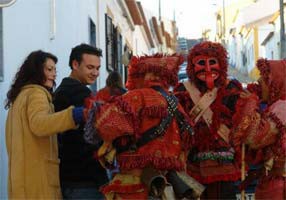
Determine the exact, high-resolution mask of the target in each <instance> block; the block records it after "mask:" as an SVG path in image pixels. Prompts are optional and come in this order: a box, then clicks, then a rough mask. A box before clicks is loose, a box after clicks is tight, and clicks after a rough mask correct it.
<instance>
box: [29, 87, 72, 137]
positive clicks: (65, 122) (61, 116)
mask: <svg viewBox="0 0 286 200" xmlns="http://www.w3.org/2000/svg"><path fill="white" fill-rule="evenodd" d="M50 106H51V105H50V102H49V101H48V98H47V95H46V94H45V93H44V92H43V91H41V90H35V91H33V92H32V93H31V94H30V96H29V98H28V108H27V117H28V121H29V126H30V128H31V131H32V132H33V133H34V134H35V135H37V136H48V135H53V134H57V133H59V132H63V131H66V130H69V129H73V128H76V124H75V123H74V121H73V118H72V109H73V107H72V106H71V107H69V108H67V109H65V110H63V111H60V112H56V113H54V112H53V111H52V110H51V107H50Z"/></svg>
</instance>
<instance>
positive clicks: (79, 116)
mask: <svg viewBox="0 0 286 200" xmlns="http://www.w3.org/2000/svg"><path fill="white" fill-rule="evenodd" d="M72 117H73V120H74V122H75V123H76V124H80V123H82V122H83V120H84V119H83V107H75V108H74V109H73V110H72Z"/></svg>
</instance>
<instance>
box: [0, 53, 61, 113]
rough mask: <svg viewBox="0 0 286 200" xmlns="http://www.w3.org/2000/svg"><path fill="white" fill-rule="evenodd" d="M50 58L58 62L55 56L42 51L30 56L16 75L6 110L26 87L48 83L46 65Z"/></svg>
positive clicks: (9, 92) (8, 95)
mask: <svg viewBox="0 0 286 200" xmlns="http://www.w3.org/2000/svg"><path fill="white" fill-rule="evenodd" d="M48 58H50V59H52V60H53V61H54V62H55V63H57V61H58V59H57V57H56V56H55V55H53V54H51V53H48V52H44V51H41V50H38V51H33V52H31V53H30V54H29V55H28V57H27V58H26V59H25V61H24V63H23V64H22V65H21V67H20V69H19V70H18V72H17V73H16V75H15V78H14V82H13V84H12V85H11V88H10V90H9V91H8V93H7V99H6V105H5V109H9V108H10V106H11V105H12V104H13V103H14V101H15V100H16V98H17V96H18V95H19V93H20V92H21V89H22V88H23V87H24V86H25V85H28V84H37V85H41V86H44V83H45V81H46V77H45V74H44V64H45V62H46V61H47V59H48Z"/></svg>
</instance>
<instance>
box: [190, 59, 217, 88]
mask: <svg viewBox="0 0 286 200" xmlns="http://www.w3.org/2000/svg"><path fill="white" fill-rule="evenodd" d="M193 63H194V65H195V67H194V71H195V76H196V77H197V78H198V79H199V80H201V81H204V82H205V83H206V86H207V88H208V89H212V88H214V86H215V80H216V79H218V78H219V76H220V74H219V71H220V65H219V62H218V60H217V58H215V57H209V56H203V55H201V56H196V57H195V58H194V59H193Z"/></svg>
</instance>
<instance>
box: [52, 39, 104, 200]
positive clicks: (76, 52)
mask: <svg viewBox="0 0 286 200" xmlns="http://www.w3.org/2000/svg"><path fill="white" fill-rule="evenodd" d="M101 56H102V53H101V50H100V49H97V48H94V47H92V46H89V45H87V44H81V45H78V46H76V47H74V48H73V49H72V52H71V54H70V59H69V66H70V67H71V70H72V71H71V74H70V76H69V77H66V78H64V79H63V80H62V82H61V84H60V85H59V87H58V88H57V89H56V91H55V96H54V105H55V110H56V111H60V110H63V109H65V108H67V107H68V106H70V105H74V106H83V104H84V99H85V98H86V97H88V96H89V95H90V93H91V91H90V89H89V88H88V87H87V85H90V84H92V83H94V82H95V81H96V78H97V77H98V75H99V68H100V57H101ZM75 117H76V116H75ZM83 127H84V124H81V125H80V126H79V128H78V129H77V130H70V131H66V132H65V133H63V134H60V135H59V137H58V143H59V156H60V159H61V163H60V181H61V187H62V193H63V198H64V199H89V198H92V199H103V196H102V195H101V194H100V193H99V192H98V187H99V186H101V185H102V184H104V183H106V182H107V181H108V179H107V175H106V171H105V169H104V168H102V167H101V166H100V164H99V162H98V161H97V160H95V159H94V158H93V152H94V151H95V150H96V147H95V146H93V145H90V144H88V143H86V141H85V140H84V138H83V132H84V131H83ZM71 132H72V133H71Z"/></svg>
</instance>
